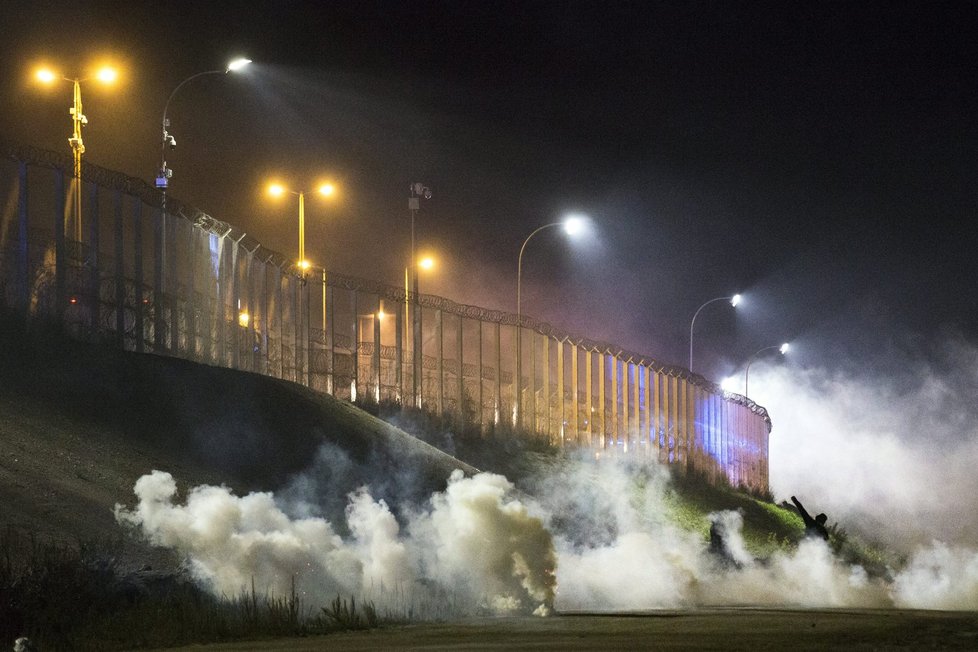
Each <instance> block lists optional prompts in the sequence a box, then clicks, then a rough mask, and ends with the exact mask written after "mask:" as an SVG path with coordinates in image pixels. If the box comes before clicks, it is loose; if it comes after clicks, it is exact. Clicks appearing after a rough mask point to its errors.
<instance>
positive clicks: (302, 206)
mask: <svg viewBox="0 0 978 652" xmlns="http://www.w3.org/2000/svg"><path fill="white" fill-rule="evenodd" d="M318 192H319V194H320V195H323V196H324V197H329V196H331V195H332V194H333V193H334V192H336V188H335V187H334V186H333V184H331V183H324V184H322V185H321V186H319V189H318ZM285 193H291V194H293V195H297V196H298V197H299V259H298V260H297V261H296V266H297V267H298V268H299V273H300V275H301V276H302V280H303V281H305V278H306V270H308V269H309V267H310V263H309V261H308V260H306V193H305V191H302V190H290V189H288V188H286V187H285V186H283V185H282V184H280V183H272V184H269V186H268V194H270V195H271V196H273V197H281V196H282V195H284V194H285Z"/></svg>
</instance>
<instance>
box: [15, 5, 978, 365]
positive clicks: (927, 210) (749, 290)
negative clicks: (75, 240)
mask: <svg viewBox="0 0 978 652" xmlns="http://www.w3.org/2000/svg"><path fill="white" fill-rule="evenodd" d="M0 12H2V14H0V18H2V23H3V25H4V28H3V34H4V36H3V39H2V44H0V60H2V62H3V69H4V71H5V72H4V74H3V77H2V78H0V82H2V83H0V86H2V87H0V111H2V112H0V115H2V116H3V122H2V126H0V134H3V135H6V136H7V137H9V138H12V139H15V140H19V141H24V142H28V143H30V144H33V145H37V146H39V147H44V148H49V149H56V150H59V151H65V152H67V151H68V148H67V142H66V138H67V136H68V133H69V131H70V122H69V118H68V115H67V112H66V108H67V106H68V104H70V101H71V95H70V85H69V84H67V83H65V84H63V86H61V87H59V88H57V89H54V90H45V89H40V88H38V87H37V86H36V85H35V84H34V83H33V82H32V81H31V79H30V73H31V69H32V68H31V66H32V65H33V64H34V63H35V62H37V61H38V60H40V59H47V60H48V61H50V62H58V63H60V64H61V65H62V69H63V70H64V71H65V74H67V75H69V76H74V75H84V74H87V72H86V70H87V69H86V66H87V65H88V63H89V62H92V61H94V60H95V58H96V57H97V56H100V55H102V54H104V53H108V54H112V55H114V56H115V57H116V58H117V59H119V60H121V62H122V63H123V65H124V66H125V71H124V74H123V77H122V79H121V80H120V83H119V84H118V87H117V88H115V89H114V90H111V91H109V90H103V89H100V88H98V87H97V86H96V85H95V84H94V83H92V84H90V85H86V86H84V87H83V93H84V98H85V109H86V111H85V112H86V114H87V115H88V117H89V120H90V125H89V126H88V127H87V128H86V131H85V143H86V146H87V148H88V151H87V153H86V160H88V161H90V162H92V163H97V164H99V165H102V166H105V167H109V168H112V169H117V170H121V171H123V172H126V173H128V174H131V175H133V176H137V177H141V178H144V179H147V180H150V179H152V177H153V176H155V170H156V168H157V167H158V165H159V157H160V148H159V124H160V119H161V115H162V110H163V106H164V104H165V102H166V99H167V96H168V95H169V94H170V92H171V91H172V90H173V89H174V88H175V87H176V86H177V85H178V84H179V83H180V82H181V81H182V80H183V79H185V78H187V77H189V76H190V75H193V74H195V73H197V72H201V71H204V70H210V69H214V68H221V67H223V65H224V64H225V62H226V61H227V60H228V59H229V58H230V57H232V56H234V55H238V54H246V55H248V56H249V57H250V58H251V59H253V60H254V61H255V65H254V66H252V68H251V69H250V70H249V71H248V72H247V74H243V75H240V76H227V77H223V76H220V75H208V76H204V77H201V78H199V79H196V80H194V81H193V82H190V83H189V84H187V85H186V86H184V87H183V88H182V89H181V90H180V92H179V93H178V94H177V95H176V96H175V97H174V99H173V102H172V104H171V105H170V110H169V116H170V118H171V120H172V122H173V126H172V129H171V131H172V133H173V134H174V135H175V137H176V139H177V141H178V144H179V147H178V148H177V149H176V150H175V151H174V152H172V153H171V154H170V155H168V160H169V163H170V166H171V167H172V168H173V169H174V170H175V172H174V177H173V185H172V189H171V193H172V194H173V195H174V196H176V197H178V198H180V199H182V200H184V201H187V202H189V203H192V204H194V205H196V206H198V207H200V208H201V209H202V210H204V211H205V212H208V213H210V214H211V215H214V216H215V217H217V218H219V219H222V220H225V221H228V222H231V223H232V224H235V225H237V226H239V227H241V228H242V229H245V230H247V231H248V232H249V233H251V234H253V235H255V237H257V238H258V239H259V240H260V241H262V242H263V243H265V244H267V245H268V246H270V247H272V248H274V249H277V250H279V251H282V252H286V253H288V252H292V251H294V249H295V247H296V238H297V235H296V230H297V226H296V219H295V215H296V208H295V206H294V204H290V205H288V206H286V205H284V204H276V203H274V202H272V201H270V200H268V199H267V198H266V197H265V196H264V195H263V194H262V188H263V186H264V183H265V182H266V181H267V180H268V178H269V176H270V175H272V174H276V175H278V176H279V177H280V178H283V179H285V180H286V181H288V182H291V183H292V184H294V185H295V186H297V187H304V188H307V189H311V188H313V187H314V184H315V183H316V180H317V179H319V178H321V177H322V176H328V177H330V178H332V179H334V180H336V181H337V182H338V184H339V185H340V187H341V194H340V197H339V198H338V201H336V202H333V203H328V204H327V203H320V202H319V201H318V200H316V199H314V198H312V197H310V198H308V199H307V223H308V224H307V241H308V245H307V248H308V250H309V257H310V258H312V259H313V261H314V262H316V263H318V264H324V263H325V264H326V266H327V267H329V268H330V269H335V270H338V271H341V272H345V273H350V274H356V275H361V276H367V277H372V278H378V279H381V280H384V281H387V282H390V283H398V282H400V280H401V279H402V278H403V267H404V265H405V263H406V261H407V260H408V256H409V242H410V220H409V212H408V211H407V196H408V186H409V184H410V183H411V182H413V181H422V182H424V183H426V184H427V185H428V186H430V187H431V188H432V190H433V193H434V194H433V197H432V199H431V200H430V201H428V202H425V203H424V204H423V205H422V210H421V212H419V214H418V233H419V237H420V240H421V244H422V249H431V250H433V251H434V252H436V254H437V256H438V258H439V260H440V261H441V264H440V267H439V269H438V271H437V272H435V273H434V274H433V275H432V276H431V277H430V278H429V277H426V278H425V279H424V280H423V285H422V290H423V291H428V292H433V293H435V294H440V295H442V296H447V297H449V298H451V299H453V300H456V301H459V302H463V303H473V304H478V305H485V306H487V307H493V308H502V309H506V310H510V311H513V310H515V285H516V264H517V256H518V253H519V249H520V245H521V244H522V242H523V240H524V238H525V237H526V236H527V235H529V234H530V232H531V231H533V229H535V228H536V227H537V226H540V225H542V224H546V223H549V222H553V221H555V220H557V219H559V217H560V216H561V215H562V214H563V213H565V212H567V211H570V210H574V211H580V212H584V213H586V214H588V215H590V216H591V217H592V218H593V220H594V228H595V233H594V235H593V236H592V237H591V238H590V239H589V240H588V242H587V244H586V245H585V243H583V242H581V243H572V242H570V241H568V240H567V238H565V236H563V234H562V233H561V232H560V231H559V230H557V229H549V230H547V231H544V232H541V233H540V234H539V235H537V236H535V237H534V239H533V240H532V241H531V243H530V244H529V245H528V247H527V253H526V255H525V258H524V273H523V289H524V293H523V311H524V312H525V313H527V314H530V315H533V316H536V317H539V318H541V319H544V320H546V321H550V322H551V323H553V324H555V325H557V326H559V327H561V328H563V329H565V330H568V331H571V332H574V333H581V334H586V335H589V336H591V337H594V338H597V339H605V340H609V341H611V342H615V343H617V344H620V345H622V346H624V347H626V348H629V349H633V350H638V351H641V352H645V353H649V354H652V355H654V356H656V357H658V358H660V359H663V360H664V361H667V362H675V363H680V364H685V361H686V356H687V348H686V347H687V346H688V344H687V338H688V330H689V320H690V318H691V316H692V314H693V313H694V312H695V310H696V308H697V307H698V306H699V305H701V304H702V303H703V302H704V301H706V300H708V299H711V298H713V297H718V296H722V295H726V294H731V293H733V292H736V291H740V292H743V293H744V294H745V296H746V297H747V299H746V301H745V304H744V305H743V306H742V308H738V309H737V311H734V310H732V309H731V308H729V307H727V306H724V305H723V304H719V303H718V304H715V305H712V306H710V307H709V308H707V309H705V310H704V311H703V313H701V316H700V317H699V318H698V320H697V325H696V339H695V341H696V351H697V355H696V357H697V360H699V361H700V362H698V363H697V365H696V367H697V371H701V372H704V373H706V374H707V375H709V376H711V377H714V378H719V377H721V376H723V375H725V374H726V373H728V372H730V371H732V370H733V369H734V368H735V367H737V366H738V365H741V364H743V362H744V361H745V360H746V359H747V358H748V357H749V356H750V355H751V353H753V352H755V351H756V350H757V349H759V348H761V347H764V346H768V345H772V344H778V343H780V342H781V341H784V340H791V341H792V342H793V343H795V344H796V345H797V346H796V349H797V351H798V355H797V357H796V358H795V362H796V363H798V364H806V365H822V366H826V367H829V368H832V367H834V366H839V367H862V368H864V369H865V368H877V367H881V368H882V367H885V368H890V367H899V366H900V365H901V364H902V363H904V362H906V361H907V360H908V359H910V358H913V357H914V356H922V357H927V356H928V354H929V352H930V351H932V350H936V349H938V348H940V345H941V342H942V341H943V340H944V339H945V338H948V337H952V336H954V335H957V334H959V333H960V334H963V335H964V336H965V337H966V338H968V339H971V340H976V339H978V291H976V288H975V279H976V278H978V274H976V273H978V264H976V262H975V253H974V252H975V251H976V245H978V228H976V226H975V219H976V207H978V197H976V189H975V188H976V182H978V90H976V89H978V74H976V68H978V46H976V42H978V30H976V29H975V25H978V8H976V5H974V3H964V2H961V3H952V2H887V3H873V2H859V3H855V2H848V3H834V2H825V3H809V2H790V3H785V2H777V3H769V4H768V3H757V2H752V3H739V2H726V1H725V2H719V1H718V2H691V1H687V2H675V3H655V2H590V3H586V2H575V1H564V2H553V3H551V2H522V3H516V2H468V1H466V2H462V1H458V2H423V1H422V2H371V1H359V2H315V3H313V2H309V3H303V2H276V3H271V2H269V3H233V2H223V3H209V2H196V3H184V2H152V3H150V2H125V3H112V2H95V1H90V2H84V3H79V2H60V3H48V2H21V1H19V0H14V1H13V2H6V3H4V4H3V6H2V8H0Z"/></svg>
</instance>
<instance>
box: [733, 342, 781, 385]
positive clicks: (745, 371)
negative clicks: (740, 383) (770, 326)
mask: <svg viewBox="0 0 978 652" xmlns="http://www.w3.org/2000/svg"><path fill="white" fill-rule="evenodd" d="M790 348H791V347H790V346H789V344H788V343H787V342H785V343H784V344H782V345H781V346H765V347H764V348H763V349H760V350H759V351H757V352H755V353H754V355H752V356H751V357H749V358H748V359H747V368H746V369H745V370H744V396H747V378H748V377H749V376H750V364H751V363H752V362H753V361H754V358H756V357H757V356H759V355H760V354H762V353H764V352H765V351H770V350H772V349H778V350H779V351H780V352H781V355H785V354H786V353H788V349H790Z"/></svg>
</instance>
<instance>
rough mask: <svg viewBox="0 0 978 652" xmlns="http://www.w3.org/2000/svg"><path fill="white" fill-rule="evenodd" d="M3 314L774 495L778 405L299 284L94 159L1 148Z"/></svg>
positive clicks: (247, 243)
mask: <svg viewBox="0 0 978 652" xmlns="http://www.w3.org/2000/svg"><path fill="white" fill-rule="evenodd" d="M74 184H81V196H82V202H81V204H82V205H81V211H80V212H81V215H74V214H73V211H75V208H74V203H73V202H72V201H71V197H72V193H74V192H77V186H75V185H74ZM75 220H79V221H80V222H81V227H82V228H81V229H80V232H81V234H82V238H81V241H80V242H79V241H77V240H75V239H73V237H74V236H73V234H75V233H77V232H79V230H78V223H77V222H75ZM69 224H72V225H74V226H75V228H74V229H71V228H68V226H69ZM0 307H3V308H4V309H6V310H8V311H12V312H14V313H16V314H19V315H22V316H23V317H25V318H26V319H28V320H36V319H43V320H48V321H54V322H56V323H59V324H61V325H62V327H63V328H64V329H65V330H66V331H67V332H68V334H69V335H71V336H72V337H75V338H78V339H83V340H100V341H107V342H111V343H114V344H115V345H117V346H119V347H120V348H123V349H125V350H129V351H138V352H152V353H156V354H160V355H167V356H175V357H180V358H186V359H188V360H193V361H196V362H201V363H204V364H209V365H216V366H223V367H230V368H234V369H240V370H244V371H251V372H256V373H260V374H266V375H269V376H274V377H277V378H283V379H286V380H290V381H293V382H297V383H301V384H303V385H306V386H308V387H310V388H312V389H314V390H317V391H320V392H325V393H329V394H332V395H334V396H336V397H338V398H342V399H346V400H352V401H355V400H358V399H359V400H368V401H376V402H383V401H392V402H399V403H401V404H402V405H405V406H415V407H418V408H422V409H425V410H429V411H432V412H434V413H436V414H439V415H442V416H444V417H447V418H449V419H456V420H457V423H459V424H460V425H461V424H463V423H464V424H468V425H470V426H476V427H478V428H479V429H480V430H481V432H483V433H490V432H492V431H493V430H494V429H496V428H498V427H501V426H513V425H519V426H521V427H520V428H519V430H520V431H521V432H527V433H531V434H529V435H527V436H533V437H539V438H541V439H543V440H546V441H549V442H550V443H552V444H556V445H563V446H576V447H583V448H586V449H590V450H593V451H594V454H595V455H596V456H600V455H603V454H611V455H628V456H642V457H645V458H649V459H657V460H659V461H660V462H662V463H664V464H669V465H671V466H675V467H678V468H681V469H682V470H684V471H693V472H697V473H701V474H704V475H706V476H707V477H709V478H711V479H712V480H713V481H714V482H718V481H720V480H721V478H724V479H725V480H726V481H728V482H729V483H730V484H732V485H734V486H743V487H746V488H748V489H751V490H754V491H759V492H766V491H767V490H768V437H769V434H770V429H771V420H770V418H769V416H768V414H767V411H766V410H765V409H764V408H763V407H761V406H759V405H757V404H755V403H754V402H753V401H751V400H749V399H747V398H746V397H744V396H740V395H738V394H732V393H728V392H725V391H723V390H722V389H721V388H720V387H719V386H718V385H716V384H715V383H712V382H710V381H708V380H706V379H705V378H703V377H702V376H699V375H697V374H693V373H691V372H690V371H689V370H688V369H685V368H682V367H678V366H671V365H665V364H662V363H660V362H658V361H656V360H655V359H653V358H652V357H649V356H646V355H641V354H638V353H634V352H630V351H625V350H623V349H621V348H620V347H616V346H613V345H611V344H607V343H602V342H595V341H592V340H589V339H587V338H584V337H578V336H575V335H572V334H569V333H565V332H562V331H560V330H558V329H556V328H554V327H552V326H551V325H549V324H546V323H541V322H538V321H535V320H533V319H532V318H529V317H526V316H519V317H517V316H516V315H514V314H511V313H506V312H502V311H498V310H487V309H484V308H480V307H477V306H470V305H464V304H459V303H455V302H453V301H449V300H448V299H444V298H442V297H437V296H432V295H427V294H418V295H416V296H415V295H414V294H412V293H410V292H408V291H406V290H405V288H403V287H397V286H391V285H386V284H383V283H379V282H375V281H370V280H366V279H362V278H356V277H352V276H346V275H342V274H337V273H333V272H328V271H326V270H318V271H315V270H314V271H311V272H310V271H307V272H304V273H303V272H302V271H301V270H299V269H298V267H297V266H296V264H295V261H293V260H291V259H289V258H287V257H286V256H283V255H282V254H280V253H277V252H275V251H271V250H269V249H267V248H266V247H264V246H262V245H261V243H260V242H259V241H258V240H256V239H255V238H254V237H252V236H251V235H249V234H247V233H244V232H243V231H240V230H238V229H236V228H235V227H233V226H231V225H230V224H228V223H226V222H222V221H220V220H217V219H214V218H213V217H211V216H209V215H206V214H204V213H202V212H200V211H198V210H196V209H194V208H192V207H189V206H186V205H183V204H181V203H179V202H177V201H175V200H173V199H172V198H170V197H167V198H165V201H164V197H163V196H162V195H161V193H160V192H159V191H158V190H156V189H155V188H152V187H151V186H149V185H148V184H146V183H145V182H143V181H141V180H138V179H134V178H132V177H127V176H125V175H123V174H120V173H118V172H113V171H111V170H106V169H104V168H100V167H98V166H95V165H90V164H85V165H84V167H83V170H82V178H81V179H75V178H74V176H73V172H72V161H71V158H70V157H68V156H66V155H61V154H57V153H54V152H50V151H43V150H38V149H35V148H32V147H27V146H22V145H18V144H15V143H9V142H5V141H0ZM518 340H519V346H517V341H518ZM517 352H519V353H517ZM517 355H520V356H521V360H520V364H519V365H517V364H516V356H517ZM517 368H519V369H520V370H521V379H520V382H519V383H516V382H514V376H515V372H514V370H515V369H517ZM517 388H518V392H519V396H518V397H517V396H516V392H517ZM517 400H518V401H519V404H518V405H517ZM516 421H519V423H518V424H517V423H515V422H516Z"/></svg>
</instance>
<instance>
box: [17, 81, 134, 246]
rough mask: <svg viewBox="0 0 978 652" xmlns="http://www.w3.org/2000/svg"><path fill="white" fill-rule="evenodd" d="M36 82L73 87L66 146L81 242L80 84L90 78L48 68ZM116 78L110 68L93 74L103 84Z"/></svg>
mask: <svg viewBox="0 0 978 652" xmlns="http://www.w3.org/2000/svg"><path fill="white" fill-rule="evenodd" d="M36 77H37V80H38V81H40V82H41V83H42V84H52V83H54V82H55V81H57V80H58V78H59V77H61V79H62V80H63V81H69V82H71V83H72V85H73V86H74V98H73V99H74V101H73V103H72V106H71V107H69V108H68V114H69V115H71V127H72V132H71V138H69V139H68V144H69V145H70V146H71V153H72V158H73V159H74V170H73V174H74V179H75V187H74V189H73V192H72V204H73V212H74V214H75V240H77V241H78V242H81V240H82V212H81V207H82V202H81V166H82V154H84V153H85V142H84V141H83V140H82V127H84V126H85V125H87V124H88V118H87V117H86V116H85V114H84V113H83V112H82V96H81V83H82V82H83V81H88V80H89V79H91V78H90V77H85V78H81V79H80V78H78V77H64V76H61V75H59V74H58V73H56V72H54V71H53V70H51V69H49V68H41V69H40V70H38V71H37V73H36ZM117 77H118V73H117V72H116V70H115V68H112V67H111V66H103V67H102V68H100V69H99V70H98V71H97V72H96V73H95V79H98V80H99V81H100V82H102V83H103V84H111V83H113V82H114V81H115V80H116V78H117Z"/></svg>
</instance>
